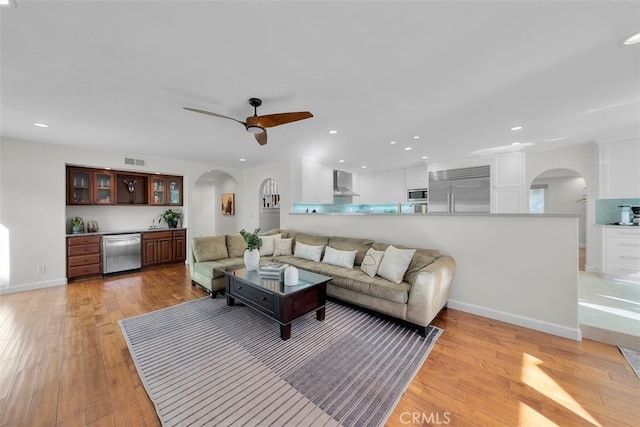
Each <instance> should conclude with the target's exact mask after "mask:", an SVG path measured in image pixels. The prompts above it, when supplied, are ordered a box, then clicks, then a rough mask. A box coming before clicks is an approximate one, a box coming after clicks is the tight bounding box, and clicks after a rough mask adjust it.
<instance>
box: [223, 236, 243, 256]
mask: <svg viewBox="0 0 640 427" xmlns="http://www.w3.org/2000/svg"><path fill="white" fill-rule="evenodd" d="M226 242H227V252H228V254H229V258H238V257H241V256H244V251H245V249H247V242H245V241H244V237H242V236H241V235H240V234H227V235H226Z"/></svg>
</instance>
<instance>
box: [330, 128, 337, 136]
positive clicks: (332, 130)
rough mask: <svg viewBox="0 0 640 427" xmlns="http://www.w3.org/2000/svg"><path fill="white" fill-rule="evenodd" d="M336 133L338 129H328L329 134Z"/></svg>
mask: <svg viewBox="0 0 640 427" xmlns="http://www.w3.org/2000/svg"><path fill="white" fill-rule="evenodd" d="M336 133H338V131H337V130H335V129H331V130H330V131H329V134H330V135H335V134H336Z"/></svg>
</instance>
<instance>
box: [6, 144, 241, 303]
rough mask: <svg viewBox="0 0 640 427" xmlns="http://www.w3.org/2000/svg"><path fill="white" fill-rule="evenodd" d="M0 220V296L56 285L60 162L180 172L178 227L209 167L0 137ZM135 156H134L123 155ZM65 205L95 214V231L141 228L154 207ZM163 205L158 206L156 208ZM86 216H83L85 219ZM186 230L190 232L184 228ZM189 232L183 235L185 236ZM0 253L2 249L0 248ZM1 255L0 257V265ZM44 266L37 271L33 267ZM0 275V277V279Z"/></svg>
mask: <svg viewBox="0 0 640 427" xmlns="http://www.w3.org/2000/svg"><path fill="white" fill-rule="evenodd" d="M0 152H1V153H2V155H1V156H0V200H1V203H0V207H1V208H0V223H1V225H2V226H4V227H6V229H7V232H8V234H9V276H8V278H4V279H2V282H0V294H2V293H7V292H17V291H22V290H29V289H36V288H41V287H47V286H56V285H60V284H64V283H66V257H65V252H66V248H65V243H66V241H65V235H66V221H67V220H66V218H67V213H66V212H67V207H66V205H65V204H66V195H65V188H66V172H65V164H67V163H69V164H76V165H83V166H90V167H112V168H113V169H116V170H135V171H141V172H148V173H153V172H156V171H158V172H162V173H166V174H171V175H182V176H184V181H183V188H184V203H185V206H184V207H183V209H182V210H183V212H184V214H185V216H184V219H183V225H184V226H185V227H188V226H189V221H190V218H189V215H190V214H189V209H188V206H189V205H190V203H191V201H192V197H193V195H192V189H193V188H194V184H195V181H196V179H198V177H200V176H201V175H202V174H204V173H206V172H207V171H208V170H209V169H211V165H202V164H197V163H190V162H182V161H176V160H174V159H157V158H150V157H146V160H147V167H144V168H143V167H137V168H133V167H131V166H125V165H124V157H125V154H122V153H112V152H102V151H93V150H83V149H78V148H71V147H64V146H59V145H53V144H40V143H36V142H29V141H19V140H12V139H6V138H3V139H1V140H0ZM127 156H128V157H135V158H140V156H129V155H127ZM218 169H220V170H223V171H226V172H227V173H229V174H230V175H232V176H234V179H236V180H237V181H239V182H242V175H241V174H240V173H239V172H238V171H237V170H234V169H229V168H220V167H219V168H218ZM97 208H98V207H95V206H93V207H85V208H77V207H73V208H71V207H70V208H68V209H70V210H71V212H77V209H80V212H87V213H86V214H85V215H86V216H87V217H89V216H92V217H93V216H95V217H96V218H101V219H100V221H99V225H100V226H101V230H106V228H105V227H110V226H113V227H114V228H116V229H122V228H127V229H144V228H147V227H148V226H149V225H151V219H152V218H153V216H154V215H156V210H157V208H152V207H147V206H139V207H137V208H139V209H140V210H133V209H134V207H130V206H112V207H111V206H110V207H103V209H105V210H108V214H107V216H101V215H104V214H103V213H99V212H98V211H91V209H97ZM162 211H163V209H162V208H160V209H159V210H158V213H159V212H162ZM94 213H95V215H93V214H94ZM87 219H89V218H87ZM188 233H190V232H188ZM189 237H190V234H188V235H187V238H189ZM0 254H2V251H1V250H0ZM3 262H6V258H5V259H4V260H2V261H0V266H1V265H2V263H3ZM38 265H43V266H45V267H46V273H44V274H38V273H37V266H38ZM1 277H3V275H0V278H1Z"/></svg>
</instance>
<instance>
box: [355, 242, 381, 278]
mask: <svg viewBox="0 0 640 427" xmlns="http://www.w3.org/2000/svg"><path fill="white" fill-rule="evenodd" d="M383 256H384V251H376V250H375V249H373V248H369V250H368V251H367V253H366V254H365V255H364V258H363V260H362V264H360V270H362V271H364V272H365V273H367V275H368V276H369V277H373V276H375V275H376V273H377V272H378V268H379V267H380V263H381V262H382V257H383Z"/></svg>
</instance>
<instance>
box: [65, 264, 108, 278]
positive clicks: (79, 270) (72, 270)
mask: <svg viewBox="0 0 640 427" xmlns="http://www.w3.org/2000/svg"><path fill="white" fill-rule="evenodd" d="M100 273H102V271H101V267H100V264H93V265H81V266H78V267H69V274H68V278H73V277H78V276H89V275H93V274H100Z"/></svg>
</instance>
